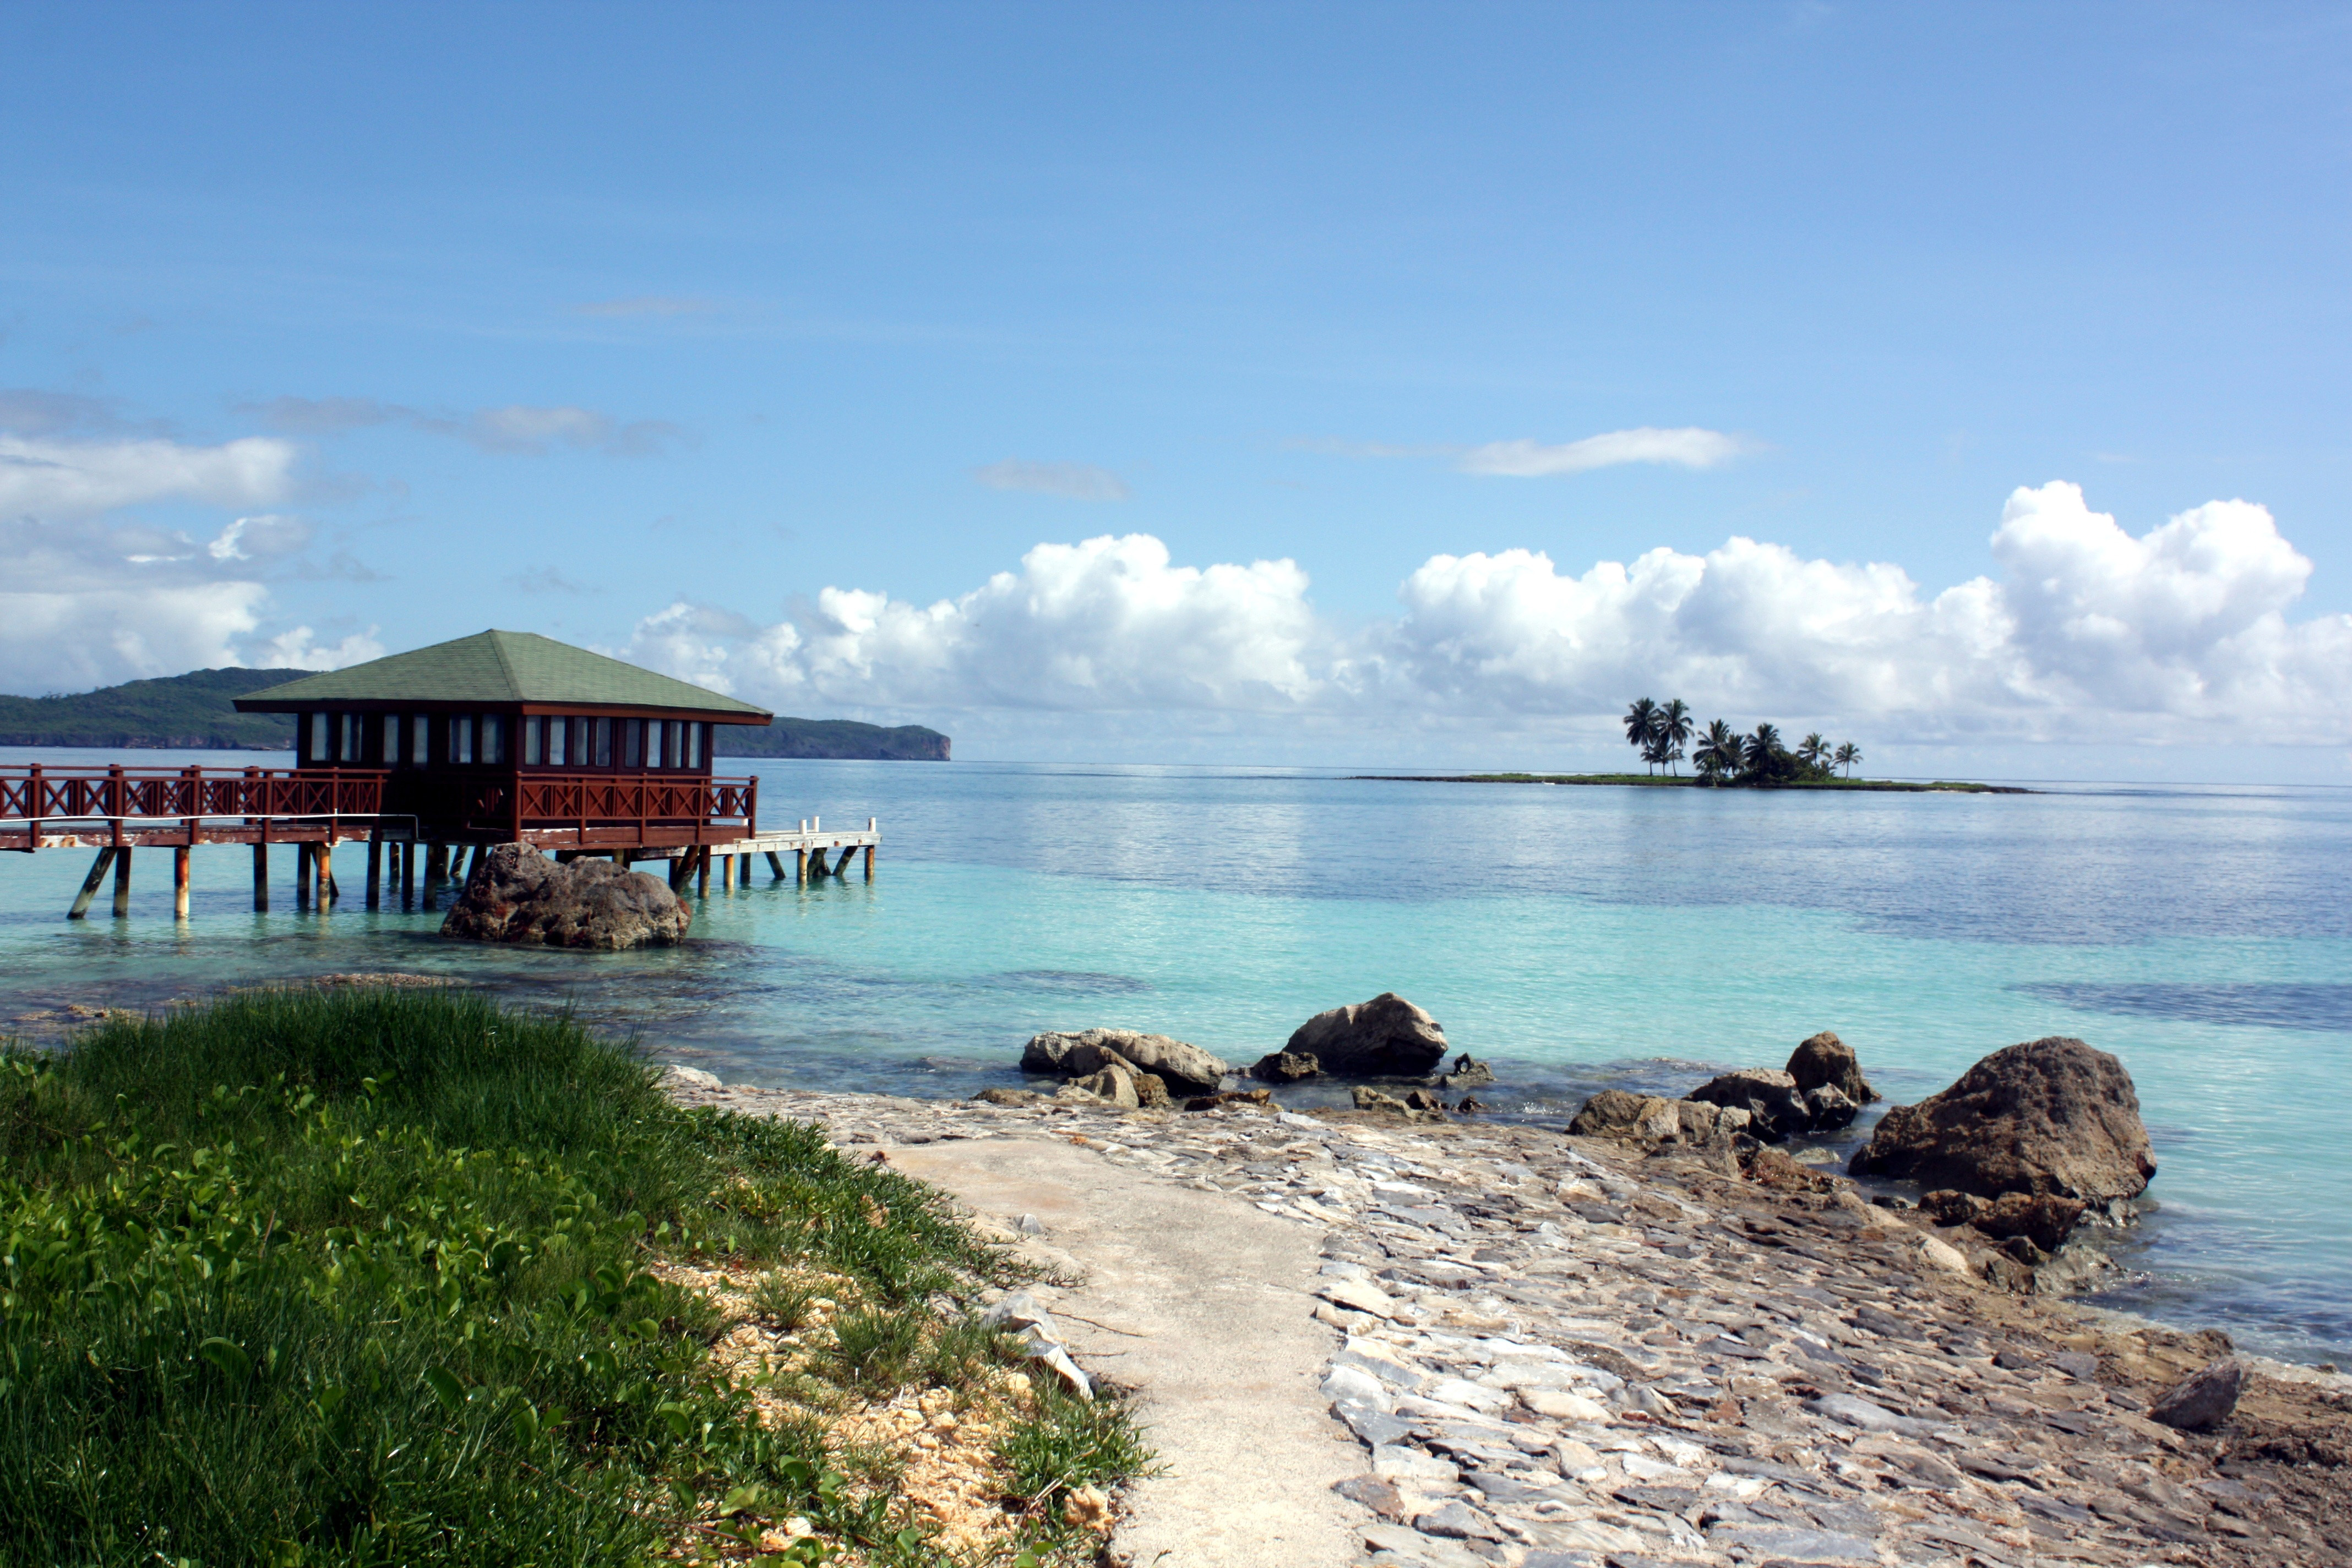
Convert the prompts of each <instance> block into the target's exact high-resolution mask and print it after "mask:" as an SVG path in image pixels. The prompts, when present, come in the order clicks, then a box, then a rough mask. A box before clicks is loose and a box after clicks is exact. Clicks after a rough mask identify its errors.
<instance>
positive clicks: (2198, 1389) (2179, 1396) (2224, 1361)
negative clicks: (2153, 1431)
mask: <svg viewBox="0 0 2352 1568" xmlns="http://www.w3.org/2000/svg"><path fill="white" fill-rule="evenodd" d="M2245 1386H2246V1368H2245V1363H2242V1362H2241V1361H2239V1360H2238V1359H2237V1358H2236V1357H2235V1356H2223V1357H2222V1358H2221V1360H2220V1361H2217V1362H2213V1363H2210V1364H2209V1365H2207V1366H2206V1368H2205V1369H2204V1370H2203V1371H2202V1372H2199V1373H2194V1374H2192V1375H2191V1376H2189V1377H2186V1378H2184V1379H2182V1380H2181V1381H2180V1382H2179V1383H2177V1384H2173V1385H2172V1386H2171V1387H2170V1388H2168V1389H2166V1390H2165V1391H2164V1394H2162V1396H2161V1397H2159V1398H2158V1400H2157V1402H2156V1403H2155V1404H2154V1405H2149V1406H2148V1409H2147V1418H2148V1419H2149V1420H2151V1421H2160V1422H2162V1423H2163V1424H2164V1425H2165V1426H2171V1427H2175V1428H2178V1429H2179V1430H2181V1431H2194V1430H2195V1429H2197V1428H2199V1427H2201V1426H2220V1425H2221V1423H2222V1422H2224V1421H2227V1420H2228V1419H2229V1418H2230V1414H2231V1412H2232V1411H2234V1410H2236V1409H2237V1408H2238V1395H2239V1394H2242V1393H2243V1392H2244V1391H2245Z"/></svg>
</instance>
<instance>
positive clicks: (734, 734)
mask: <svg viewBox="0 0 2352 1568" xmlns="http://www.w3.org/2000/svg"><path fill="white" fill-rule="evenodd" d="M715 728H716V729H717V731H718V733H717V734H715V735H713V736H712V737H711V742H710V749H711V750H712V751H713V752H717V753H718V754H719V755H720V756H722V757H855V758H863V759H866V760H870V761H874V762H886V763H944V762H946V761H947V760H948V743H949V742H948V738H947V737H946V736H945V735H942V734H940V732H939V731H937V730H926V729H924V728H923V727H922V726H921V725H920V724H901V725H899V726H898V728H896V729H892V730H886V729H884V728H883V727H882V726H881V725H879V724H861V723H859V722H857V721H856V720H855V719H787V718H784V717H782V715H781V714H780V715H778V716H777V719H776V721H775V722H774V723H772V724H771V725H769V726H768V727H767V728H766V729H764V730H762V729H759V728H757V727H756V726H753V725H751V724H720V725H717V726H715Z"/></svg>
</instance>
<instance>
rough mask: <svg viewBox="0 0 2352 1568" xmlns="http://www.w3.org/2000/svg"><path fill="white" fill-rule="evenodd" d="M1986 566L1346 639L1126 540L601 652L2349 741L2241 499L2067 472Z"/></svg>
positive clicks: (2333, 646)
mask: <svg viewBox="0 0 2352 1568" xmlns="http://www.w3.org/2000/svg"><path fill="white" fill-rule="evenodd" d="M1991 548H1992V554H1993V558H1994V560H1995V562H1996V563H1998V565H1999V567H2000V573H2001V575H2000V578H1999V579H1998V580H1996V579H1995V578H1992V577H1978V578H1974V579H1971V580H1970V581H1969V582H1965V583H1961V584H1956V585H1954V586H1952V587H1949V588H1947V589H1945V590H1944V591H1943V592H1941V593H1939V594H1935V595H1927V594H1924V593H1923V592H1922V591H1921V590H1920V588H1919V587H1918V585H1917V584H1915V583H1914V582H1913V581H1912V579H1911V578H1910V576H1909V575H1908V574H1906V573H1905V572H1904V571H1903V570H1902V569H1901V568H1900V567H1899V566H1895V565H1893V564H1889V563H1840V562H1831V561H1822V560H1809V559H1806V558H1804V557H1801V556H1800V555H1798V554H1797V553H1796V552H1793V551H1790V550H1789V549H1787V548H1786V547H1784V546H1781V545H1777V544H1770V543H1763V542H1757V541H1754V540H1749V539H1745V538H1734V539H1731V540H1729V541H1727V542H1725V543H1724V544H1723V545H1722V546H1720V547H1719V548H1717V549H1716V550H1713V551H1710V552H1707V553H1706V554H1705V555H1686V554H1682V553H1680V552H1675V551H1671V550H1664V549H1660V550H1653V551H1650V552H1646V553H1644V554H1643V555H1641V556H1639V557H1637V558H1635V559H1634V560H1633V562H1631V563H1621V562H1612V561H1604V562H1601V563H1597V564H1595V565H1593V566H1592V567H1591V568H1590V569H1589V570H1587V571H1586V572H1584V573H1583V574H1580V575H1565V574H1561V573H1560V572H1559V569H1558V568H1557V567H1556V566H1555V565H1554V563H1552V562H1551V560H1550V559H1549V557H1548V556H1546V555H1543V554H1541V553H1539V552H1530V551H1526V550H1506V551H1501V552H1496V553H1493V554H1487V553H1483V552H1482V553H1473V554H1468V555H1458V556H1457V555H1438V556H1433V557H1432V558H1431V559H1430V560H1428V561H1427V562H1426V563H1423V565H1422V566H1421V567H1420V568H1418V569H1417V570H1416V571H1414V572H1413V573H1412V574H1411V575H1410V576H1409V577H1408V578H1407V579H1406V580H1405V582H1404V584H1402V587H1401V589H1400V591H1399V593H1400V598H1401V600H1402V609H1403V613H1402V615H1401V616H1396V617H1393V618H1391V619H1387V620H1383V621H1380V622H1376V623H1374V624H1372V625H1371V626H1364V627H1359V628H1354V629H1345V628H1341V627H1339V626H1335V625H1334V624H1332V623H1331V622H1329V621H1328V620H1327V619H1325V618H1323V617H1321V616H1318V615H1317V613H1316V612H1315V610H1314V608H1313V605H1311V603H1310V602H1309V600H1308V597H1307V574H1305V573H1304V572H1303V571H1301V570H1300V568H1299V567H1298V566H1297V564H1296V563H1293V562H1290V561H1273V562H1268V561H1260V562H1255V563H1251V564H1249V565H1247V566H1242V565H1231V564H1228V565H1213V566H1209V567H1204V568H1195V567H1185V566H1176V565H1173V564H1171V562H1170V559H1169V555H1168V551H1167V548H1166V547H1165V546H1164V545H1162V544H1161V543H1160V542H1159V541H1158V540H1156V539H1153V538H1151V537H1150V536H1149V535H1144V534H1129V535H1127V536H1125V537H1119V538H1114V537H1110V536H1104V537H1101V538H1097V539H1090V540H1087V541H1086V542H1082V543H1079V544H1075V545H1068V544H1042V545H1039V546H1037V547H1036V548H1035V549H1034V550H1032V551H1030V552H1028V554H1026V555H1025V556H1024V557H1023V559H1022V562H1021V568H1020V570H1019V571H1017V572H1005V573H1000V574H997V575H995V576H994V577H992V578H991V579H990V580H989V581H988V582H987V583H986V584H983V585H982V586H981V587H979V588H976V589H974V590H972V591H971V593H968V594H965V595H961V596H960V597H957V598H953V599H943V600H940V601H939V602H938V603H936V604H932V605H912V604H908V603H903V602H900V601H898V600H894V599H891V598H890V597H888V596H887V595H886V594H883V593H879V592H875V591H871V590H863V589H842V588H833V587H829V588H826V589H824V591H823V592H822V593H820V594H819V595H817V597H816V601H815V603H814V605H813V606H812V607H811V608H810V609H809V610H807V611H806V612H804V613H803V614H801V615H799V616H795V617H793V618H792V619H788V620H785V621H782V622H778V623H776V624H774V625H770V626H759V625H756V624H754V623H751V622H749V621H747V620H745V619H744V618H742V617H740V616H732V615H730V614H726V613H722V612H718V611H713V610H709V609H707V608H703V607H700V606H697V605H691V604H685V603H680V604H677V605H671V606H670V607H669V608H667V609H666V610H664V611H663V612H661V613H660V614H659V615H656V616H651V617H649V618H648V619H646V621H645V622H644V623H642V624H641V625H640V626H639V627H638V630H637V634H636V637H635V639H634V640H633V642H632V643H631V644H630V646H629V647H627V648H626V649H625V650H622V651H623V652H624V653H625V657H631V658H639V659H643V660H645V661H646V662H650V663H654V664H657V665H659V666H660V667H661V668H667V669H670V670H672V671H673V672H674V673H677V674H679V675H683V676H686V677H688V678H689V679H697V680H700V681H703V682H705V683H707V684H710V685H714V686H718V687H720V688H721V689H729V690H733V691H736V692H738V693H740V694H741V695H744V696H747V697H751V698H753V699H755V700H766V701H771V702H775V703H780V704H781V703H797V704H799V705H800V706H802V707H803V708H804V707H806V706H808V705H810V704H812V703H822V704H826V705H831V706H836V707H837V706H844V705H846V706H856V707H864V708H877V709H887V710H898V711H910V710H911V711H918V712H924V713H930V714H934V715H939V716H942V717H944V716H945V715H946V714H948V713H950V712H954V711H958V710H961V711H967V712H971V711H996V712H1014V711H1021V710H1028V711H1032V712H1039V711H1051V712H1063V713H1074V714H1075V713H1089V712H1090V713H1097V714H1107V713H1121V712H1125V713H1149V712H1155V711H1162V712H1164V711H1170V710H1181V711H1186V712H1189V713H1192V715H1194V720H1195V721H1199V720H1200V719H1201V716H1202V715H1207V714H1221V715H1234V714H1256V715H1270V716H1275V717H1276V718H1279V717H1282V716H1290V717H1293V718H1299V719H1311V720H1314V721H1319V722H1336V721H1346V722H1347V723H1349V724H1352V725H1356V726H1374V727H1378V726H1388V725H1398V726H1403V725H1425V724H1445V723H1458V722H1463V721H1489V720H1491V721H1500V722H1504V723H1507V724H1512V725H1519V724H1525V723H1530V722H1532V723H1538V724H1564V725H1567V726H1570V727H1573V726H1575V725H1577V724H1579V723H1588V722H1590V721H1594V720H1598V719H1602V718H1606V717H1609V716H1612V715H1614V714H1615V713H1617V712H1619V711H1620V710H1622V708H1623V706H1624V704H1625V702H1626V701H1627V700H1630V699H1631V698H1632V697H1633V696H1637V695H1641V694H1643V693H1648V694H1651V695H1654V696H1657V697H1660V698H1664V697H1670V696H1680V697H1683V698H1685V700H1689V701H1691V702H1692V703H1693V704H1694V706H1696V707H1697V708H1698V709H1699V710H1701V712H1702V713H1703V714H1705V715H1706V717H1710V718H1711V717H1714V716H1716V715H1717V714H1718V713H1720V714H1722V715H1723V716H1725V717H1727V718H1731V719H1733V720H1734V721H1740V722H1743V723H1746V722H1753V721H1756V720H1758V719H1764V718H1769V719H1775V720H1778V721H1782V722H1784V723H1793V722H1797V721H1807V722H1809V723H1810V722H1815V721H1818V722H1824V723H1832V722H1833V723H1837V724H1839V725H1842V726H1845V727H1848V728H1851V727H1853V726H1855V725H1870V726H1873V727H1874V729H1873V731H1872V733H1873V735H1874V737H1882V738H1885V739H1890V740H1892V739H1906V740H1919V741H1931V740H1938V739H1954V738H1959V739H1967V738H1978V737H2011V738H2018V739H2036V738H2041V739H2064V740H2078V741H2079V740H2134V741H2140V740H2206V741H2221V740H2249V741H2264V742H2330V743H2336V742H2345V741H2347V740H2352V616H2329V617H2323V618H2319V619H2314V620H2309V621H2305V622H2301V623H2291V622H2289V621H2288V620H2287V619H2286V612H2287V610H2288V609H2289V608H2290V607H2291V605H2293V603H2294V600H2295V599H2296V598H2297V597H2298V596H2299V595H2301V593H2302V591H2303V588H2304V584H2305V581H2306V580H2307V578H2308V577H2309V575H2310V572H2311V563H2309V562H2308V561H2306V560H2305V558H2304V557H2303V556H2301V555H2300V554H2298V553H2296V552H2295V551H2294V548H2293V547H2292V546H2291V545H2289V544H2288V543H2287V542H2286V541H2285V540H2284V539H2283V538H2282V537H2281V536H2280V535H2279V533H2278V531H2277V528H2276V526H2275V525H2274V523H2273V521H2272V519H2271V517H2270V514H2269V513H2268V512H2267V511H2265V510H2263V508H2261V507H2259V506H2254V505H2252V504H2249V503H2246V502H2243V501H2217V502H2212V503H2210V504H2208V505H2205V506H2202V507H2199V508H2197V509H2195V510H2191V511H2188V512H2183V513H2182V514H2180V515H2179V517H2176V518H2174V519H2172V520H2171V521H2168V522H2167V523H2166V524H2164V525H2163V526H2162V527H2160V528H2158V529H2155V530H2153V531H2150V532H2149V533H2147V534H2146V535H2143V536H2140V537H2137V538H2135V537H2134V536H2132V535H2131V534H2129V533H2128V532H2126V531H2125V530H2124V529H2123V528H2122V527H2120V526H2119V525H2118V524H2117V523H2116V521H2115V519H2113V518H2112V517H2109V516H2106V515H2105V514H2103V513H2096V512H2093V511H2091V510H2089V509H2088V507H2087V506H2086V505H2085V504H2084V500H2083V496H2082V492H2081V491H2080V489H2077V488H2076V487H2075V486H2073V485H2070V484H2064V483H2055V484H2050V485H2045V486H2043V487H2042V488H2041V489H2020V490H2018V491H2017V492H2016V493H2015V494H2014V495H2012V496H2011V498H2010V500H2009V503H2008V505H2007V507H2006V508H2005V510H2004V511H2003V513H2002V518H2001V523H2000V529H1999V531H1997V532H1995V533H1994V535H1993V536H1992V539H1991Z"/></svg>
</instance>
